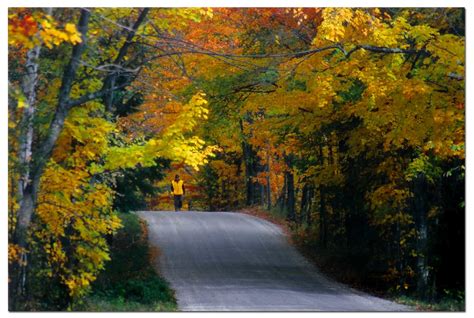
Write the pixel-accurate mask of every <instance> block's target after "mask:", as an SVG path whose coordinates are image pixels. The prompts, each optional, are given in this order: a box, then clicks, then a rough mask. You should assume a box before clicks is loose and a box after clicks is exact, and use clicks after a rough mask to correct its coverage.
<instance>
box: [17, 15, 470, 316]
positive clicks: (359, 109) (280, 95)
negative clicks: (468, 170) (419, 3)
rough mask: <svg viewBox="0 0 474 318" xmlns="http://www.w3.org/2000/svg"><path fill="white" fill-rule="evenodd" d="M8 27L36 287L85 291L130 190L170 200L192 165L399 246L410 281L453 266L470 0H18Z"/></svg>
mask: <svg viewBox="0 0 474 318" xmlns="http://www.w3.org/2000/svg"><path fill="white" fill-rule="evenodd" d="M8 42H9V146H10V147H9V238H10V244H9V263H10V274H11V275H10V286H11V288H10V292H11V293H12V295H14V296H15V297H11V299H17V300H18V303H20V302H21V297H25V295H26V290H25V288H28V284H26V283H25V281H30V280H35V279H38V280H41V279H46V277H48V278H51V279H54V280H55V281H56V282H58V284H59V285H60V286H62V287H61V288H63V289H64V290H66V291H67V294H68V295H69V297H70V299H69V300H67V301H66V305H65V306H68V305H69V304H70V302H72V301H74V300H75V299H80V298H81V297H82V296H83V295H85V294H86V293H87V291H88V288H89V286H90V284H91V283H92V282H93V281H94V280H95V278H96V276H97V273H98V272H99V271H100V270H101V269H102V268H103V267H104V266H105V264H106V261H107V260H109V256H108V245H107V237H108V236H110V235H112V234H113V233H114V232H115V231H116V230H117V229H118V228H119V227H120V222H119V220H118V218H117V217H116V215H115V212H114V210H115V209H117V210H124V209H133V207H132V206H130V205H133V203H131V202H132V200H139V201H140V204H141V205H144V204H148V206H149V207H154V208H162V207H166V206H167V205H169V204H170V201H169V198H168V193H167V191H168V190H167V185H168V183H169V179H170V176H172V175H173V174H174V173H176V172H178V173H179V174H180V175H181V176H183V178H184V179H185V182H186V184H187V185H188V184H189V186H190V191H189V199H190V201H189V202H188V204H189V206H192V207H194V208H202V209H206V210H231V209H235V208H239V207H244V206H251V205H261V206H264V207H265V208H266V209H268V210H275V209H276V210H278V211H280V213H282V214H284V215H285V217H286V218H287V219H288V221H289V222H290V223H291V224H292V226H293V229H294V231H295V233H297V235H299V236H301V237H302V238H303V239H304V240H305V241H306V242H310V243H311V244H313V245H314V246H317V247H318V248H321V249H326V250H330V249H336V250H337V249H341V250H349V251H352V253H354V254H359V255H361V257H365V258H366V259H367V260H369V261H370V262H372V263H373V264H375V263H377V264H382V265H381V267H382V268H383V270H382V271H383V278H384V279H385V280H386V282H387V286H389V287H392V288H393V289H395V290H398V291H401V292H402V291H406V292H411V291H413V292H416V293H417V294H418V295H419V296H420V297H422V298H429V297H434V295H435V294H436V291H437V290H438V289H440V288H443V287H438V288H435V287H432V286H433V282H435V281H439V282H440V285H442V286H447V287H451V286H452V284H451V285H450V283H449V282H448V281H449V279H446V278H445V277H449V275H448V274H447V272H448V270H446V262H447V260H448V259H449V257H451V256H453V255H452V254H450V252H449V251H448V250H449V249H448V248H447V247H446V246H445V245H443V244H444V243H443V241H444V240H445V238H446V237H447V236H448V235H449V234H450V233H457V234H453V236H454V237H453V238H452V239H453V241H455V242H456V243H457V244H459V246H461V245H462V244H461V242H462V241H463V239H464V238H463V234H462V233H459V232H457V231H456V230H455V228H457V227H463V226H462V224H463V223H462V222H464V221H463V220H464V219H463V215H464V214H463V208H464V206H463V204H464V196H463V191H462V190H463V180H464V160H465V151H464V139H465V119H464V112H465V106H464V105H465V100H464V94H465V86H464V85H465V82H464V78H465V75H464V73H465V70H464V67H465V55H464V49H465V40H464V11H463V10H461V9H447V8H438V9H402V8H398V9H390V8H383V9H378V8H301V9H300V8H213V9H205V8H143V9H135V8H94V9H80V10H78V9H52V10H48V11H46V10H44V9H32V8H11V9H10V12H9V40H8ZM161 163H165V164H163V166H161ZM152 175H154V176H152ZM143 178H147V180H146V181H144V180H143ZM128 187H132V188H134V189H135V190H134V191H135V192H134V194H133V195H132V192H130V191H129V188H128ZM137 208H138V206H137ZM374 242H376V243H374ZM461 250H462V249H461V247H460V249H459V250H456V251H457V252H458V253H461V254H462V253H463V252H462V251H461ZM460 251H461V252H460ZM453 257H454V256H453ZM455 257H458V258H459V257H460V256H459V255H455ZM32 260H35V261H34V262H32ZM112 261H113V260H112ZM33 263H35V264H39V265H36V267H37V268H34V267H33V265H32V264H33ZM459 272H462V271H461V270H460V271H459ZM453 276H455V275H454V274H453ZM27 277H28V280H26V278H27ZM35 277H36V278H35ZM459 281H460V278H459V276H456V282H459ZM443 284H444V285H443ZM56 301H57V300H56ZM12 306H13V307H15V306H19V305H18V304H12ZM16 308H18V307H16Z"/></svg>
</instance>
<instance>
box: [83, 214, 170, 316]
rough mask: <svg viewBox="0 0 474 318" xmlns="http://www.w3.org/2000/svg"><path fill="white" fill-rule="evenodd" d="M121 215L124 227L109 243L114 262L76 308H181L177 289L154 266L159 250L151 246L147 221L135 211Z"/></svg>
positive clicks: (128, 309)
mask: <svg viewBox="0 0 474 318" xmlns="http://www.w3.org/2000/svg"><path fill="white" fill-rule="evenodd" d="M119 216H120V218H121V220H122V224H123V227H122V228H121V229H120V230H118V232H117V233H116V234H115V235H114V236H113V238H111V242H109V243H110V256H111V261H109V262H108V263H107V264H106V267H105V270H104V271H103V272H101V273H100V275H99V277H98V278H97V280H96V281H95V282H94V283H93V284H92V290H91V292H90V294H89V295H88V296H87V297H85V299H83V301H82V302H81V304H78V305H77V306H76V308H75V309H74V310H77V311H94V312H97V311H109V312H113V311H177V304H176V299H175V296H174V292H173V291H172V290H171V289H170V287H169V285H168V283H167V282H166V281H165V280H164V279H163V278H162V277H160V276H159V275H158V273H157V272H156V271H155V269H154V268H153V266H152V263H153V262H154V261H155V259H156V257H158V254H159V253H158V251H157V250H156V249H153V248H151V247H150V246H149V245H148V240H147V227H146V224H145V222H144V221H143V220H141V219H140V218H139V217H138V216H137V215H135V214H133V213H121V214H119Z"/></svg>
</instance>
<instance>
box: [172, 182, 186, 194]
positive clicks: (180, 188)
mask: <svg viewBox="0 0 474 318" xmlns="http://www.w3.org/2000/svg"><path fill="white" fill-rule="evenodd" d="M171 192H172V193H173V194H174V195H183V194H184V182H183V180H178V182H176V181H174V180H173V181H171Z"/></svg>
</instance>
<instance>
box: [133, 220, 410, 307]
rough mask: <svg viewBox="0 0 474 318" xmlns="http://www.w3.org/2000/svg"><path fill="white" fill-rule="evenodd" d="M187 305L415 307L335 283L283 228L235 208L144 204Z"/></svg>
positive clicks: (163, 266) (166, 267)
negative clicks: (158, 208)
mask: <svg viewBox="0 0 474 318" xmlns="http://www.w3.org/2000/svg"><path fill="white" fill-rule="evenodd" d="M137 213H138V215H140V216H141V217H142V218H143V219H145V220H146V221H147V223H148V228H149V230H148V235H149V240H150V242H151V244H152V245H154V246H157V247H158V248H159V249H160V251H161V255H160V257H158V260H157V262H158V263H157V264H155V265H156V266H157V268H158V270H159V271H160V273H161V274H162V275H163V276H164V277H165V279H166V280H168V281H169V282H170V284H171V287H172V288H173V289H174V290H175V291H176V297H177V300H178V307H179V309H180V310H182V311H410V310H412V309H411V308H409V307H405V306H402V305H399V304H396V303H393V302H390V301H387V300H383V299H380V298H377V297H373V296H370V295H367V294H364V293H362V292H359V291H355V290H353V289H351V288H349V287H346V286H344V285H342V284H339V283H336V282H334V281H332V280H330V279H328V278H327V277H325V276H324V275H323V274H321V273H320V272H319V271H318V269H317V268H316V267H315V266H313V265H312V264H310V263H309V262H308V261H307V260H306V259H305V258H304V257H303V256H302V255H300V254H299V253H298V252H297V251H296V249H295V248H294V247H293V246H291V245H290V244H288V242H287V240H286V238H285V236H284V234H283V233H282V231H281V230H280V228H279V227H278V226H276V225H274V224H272V223H270V222H267V221H265V220H262V219H259V218H257V217H254V216H250V215H246V214H242V213H234V212H187V211H186V212H151V211H149V212H147V211H141V212H137Z"/></svg>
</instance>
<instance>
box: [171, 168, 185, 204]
mask: <svg viewBox="0 0 474 318" xmlns="http://www.w3.org/2000/svg"><path fill="white" fill-rule="evenodd" d="M171 193H173V198H174V210H175V211H180V210H181V208H182V207H183V196H184V194H185V190H184V182H183V180H180V178H179V175H176V176H175V177H174V180H172V181H171Z"/></svg>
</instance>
